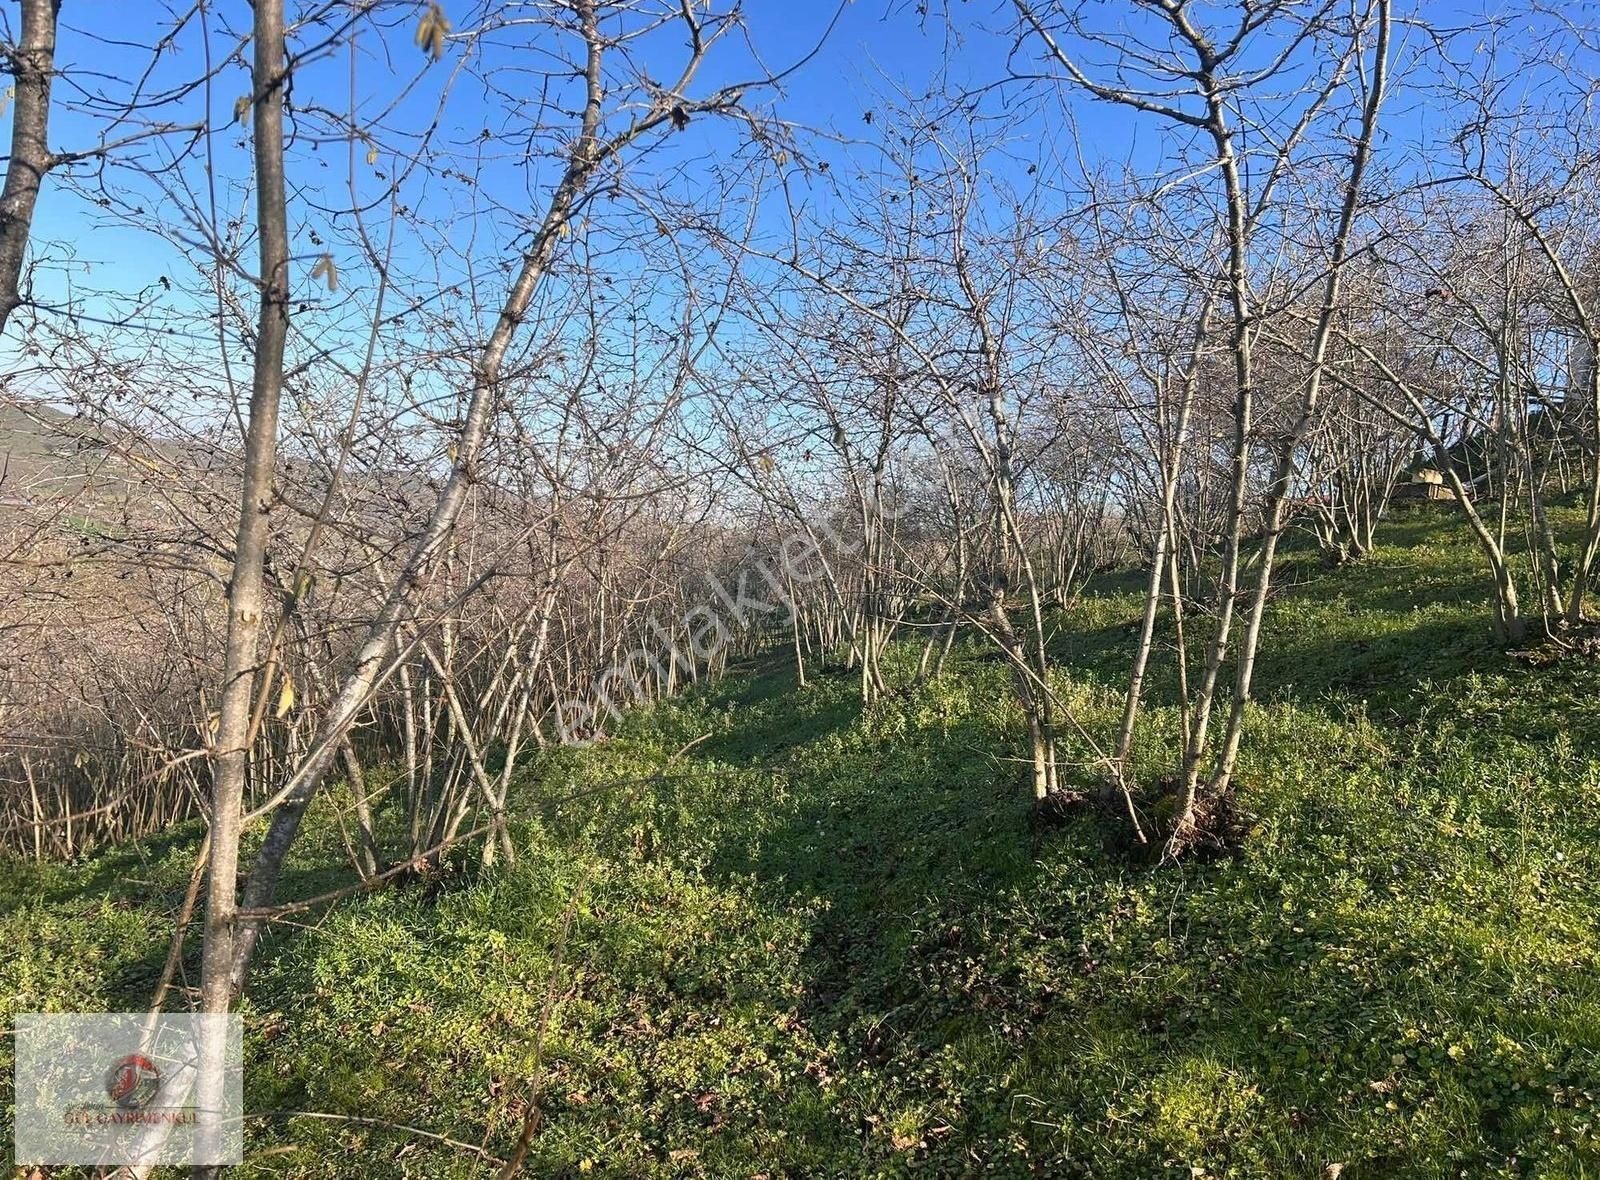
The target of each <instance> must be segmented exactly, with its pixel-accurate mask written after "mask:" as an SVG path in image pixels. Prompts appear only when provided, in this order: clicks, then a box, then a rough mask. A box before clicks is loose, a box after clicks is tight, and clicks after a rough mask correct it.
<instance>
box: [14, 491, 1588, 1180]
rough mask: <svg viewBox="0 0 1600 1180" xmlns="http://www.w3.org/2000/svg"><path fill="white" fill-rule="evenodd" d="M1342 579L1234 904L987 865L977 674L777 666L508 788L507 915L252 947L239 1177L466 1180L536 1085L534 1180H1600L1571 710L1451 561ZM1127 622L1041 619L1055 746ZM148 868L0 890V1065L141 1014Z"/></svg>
mask: <svg viewBox="0 0 1600 1180" xmlns="http://www.w3.org/2000/svg"><path fill="white" fill-rule="evenodd" d="M1385 542H1386V543H1385V544H1384V545H1383V546H1382V547H1381V548H1380V549H1379V550H1378V551H1377V552H1375V553H1374V554H1373V556H1372V557H1371V559H1370V560H1368V561H1366V562H1363V563H1361V564H1360V565H1358V566H1356V567H1352V568H1349V569H1345V570H1339V571H1335V572H1330V573H1322V572H1317V571H1314V569H1313V566H1312V563H1311V561H1310V560H1309V559H1308V558H1306V557H1303V556H1297V555H1290V557H1289V560H1288V562H1287V563H1286V568H1285V580H1286V582H1287V583H1290V584H1292V585H1293V588H1292V589H1290V590H1289V591H1287V592H1286V593H1285V594H1284V595H1282V596H1281V597H1280V598H1279V599H1278V600H1277V601H1275V602H1274V604H1273V606H1272V608H1271V612H1270V616H1269V619H1268V629H1269V632H1268V633H1269V642H1270V644H1271V650H1270V652H1269V653H1268V654H1267V658H1266V659H1264V661H1263V666H1262V669H1261V675H1260V677H1259V681H1258V682H1259V683H1260V684H1261V685H1262V693H1261V695H1262V698H1263V704H1262V705H1261V706H1260V707H1259V708H1258V710H1257V715H1256V717H1255V719H1254V724H1253V728H1252V729H1251V731H1250V737H1249V739H1248V741H1247V745H1246V751H1245V756H1244V759H1243V761H1242V764H1241V769H1240V775H1239V779H1240V782H1241V784H1242V788H1241V789H1242V802H1243V804H1244V806H1245V808H1246V809H1247V811H1248V813H1249V815H1250V816H1251V819H1252V823H1253V832H1252V835H1251V837H1250V839H1249V841H1248V842H1247V844H1246V845H1245V847H1244V849H1243V850H1242V852H1241V854H1240V855H1239V856H1238V857H1237V858H1235V859H1231V860H1226V861H1219V862H1214V863H1209V864H1194V863H1191V864H1186V865H1183V866H1181V867H1179V868H1176V869H1161V868H1152V867H1149V866H1145V865H1140V864H1137V863H1134V862H1132V861H1130V860H1129V859H1127V858H1126V857H1124V856H1122V855H1120V854H1118V853H1117V852H1116V850H1115V849H1113V848H1111V847H1110V846H1109V842H1110V836H1109V833H1108V832H1107V831H1105V830H1103V829H1102V828H1101V827H1100V826H1099V824H1098V823H1097V821H1096V820H1095V819H1094V818H1093V817H1090V816H1087V815H1085V816H1081V817H1077V818H1075V819H1074V820H1072V821H1071V822H1070V823H1069V824H1068V825H1067V826H1066V827H1065V828H1064V829H1062V830H1059V831H1052V832H1050V833H1048V834H1046V835H1042V836H1035V835H1034V834H1033V833H1031V832H1030V830H1029V828H1028V823H1027V816H1028V806H1027V803H1028V800H1027V797H1026V792H1025V791H1024V790H1022V789H1021V788H1020V787H1019V785H1018V782H1019V778H1018V773H1019V772H1018V767H1017V766H1016V765H1015V764H1013V763H1009V762H1007V761H1005V760H1004V759H1003V758H998V759H997V758H996V757H995V752H996V751H1002V752H1003V751H1006V750H1014V749H1017V748H1019V742H1020V734H1019V732H1018V729H1019V726H1018V724H1017V721H1016V718H1015V717H1014V715H1013V713H1012V710H1011V707H1010V705H1009V693H1008V689H1007V683H1006V674H1005V671H1004V669H1003V667H1001V666H1000V665H998V664H997V663H995V662H994V660H993V659H992V658H990V657H989V655H988V653H986V652H985V651H983V650H982V649H981V648H977V647H972V648H966V649H963V650H962V651H961V652H960V655H959V658H958V660H957V661H956V662H955V663H954V664H953V665H952V668H951V670H950V672H949V673H948V674H947V676H946V677H945V678H944V680H943V681H942V682H941V683H939V684H936V685H932V686H928V687H927V688H925V689H922V690H920V691H918V692H916V693H914V694H912V695H910V696H908V697H906V698H903V699H899V700H896V701H893V702H891V703H889V704H887V705H886V706H884V707H883V708H881V709H879V710H877V711H876V712H874V713H871V714H868V715H862V714H861V712H860V709H859V707H858V704H857V702H856V699H855V696H854V682H853V680H852V679H851V678H849V677H839V678H823V679H822V680H820V681H818V682H817V683H814V684H813V685H812V686H810V687H809V688H806V689H803V690H797V689H795V688H794V687H793V682H792V672H791V671H790V670H789V669H787V668H785V667H782V666H776V667H772V668H769V669H767V670H766V671H764V672H761V673H759V674H755V675H751V676H747V677H744V678H740V679H734V680H730V681H729V682H727V683H726V684H724V685H723V686H721V687H720V688H718V689H716V690H713V691H711V692H709V693H707V694H704V695H700V696H696V697H693V698H690V699H685V700H682V701H679V702H675V703H672V704H669V705H665V706H662V707H660V708H657V709H655V710H652V711H650V712H647V713H642V714H639V715H637V716H634V717H631V718H629V720H628V722H627V724H626V725H625V727H624V730H623V732H622V733H621V734H620V735H618V736H617V737H616V738H615V739H613V740H611V741H609V742H606V743H603V744H600V745H597V746H594V747H590V748H587V749H563V750H554V751H550V752H548V753H546V754H544V755H542V756H541V760H540V761H539V762H538V763H537V765H536V766H535V767H534V768H533V770H532V771H531V772H530V774H529V775H528V776H527V777H526V778H525V779H524V781H523V782H522V783H521V787H520V799H519V810H520V813H521V816H522V818H521V819H520V821H519V824H518V830H517V839H518V842H519V844H520V846H521V847H522V848H523V849H524V850H525V852H524V855H523V857H522V860H521V863H520V864H519V865H518V866H517V867H516V868H515V869H514V870H509V871H507V870H501V871H496V872H493V873H489V874H482V873H478V872H475V871H469V870H468V869H467V868H465V867H464V866H458V867H456V868H453V869H451V870H450V871H448V872H447V873H446V874H445V875H444V876H443V877H442V878H440V879H438V880H435V881H433V882H430V883H429V884H428V885H426V886H417V887H411V888H407V889H403V890H395V891H392V892H389V893H386V894H381V895H374V896H370V897H367V898H363V899H360V900H358V901H356V902H353V903H347V904H344V905H342V906H339V907H337V908H336V909H335V910H333V911H332V912H331V913H328V914H325V915H320V916H316V917H314V918H311V919H308V921H307V923H306V925H305V927H304V928H292V927H284V928H281V929H280V930H279V931H278V932H277V933H276V935H275V936H274V938H273V940H272V942H271V943H270V945H269V946H267V947H266V948H264V951H263V956H264V957H263V961H262V963H261V967H260V969H259V972H258V974H257V977H256V980H255V982H254V985H253V991H252V997H251V1000H250V1001H249V1004H248V1006H247V1009H246V1017H247V1027H248V1030H249V1033H248V1045H247V1053H248V1061H249V1069H248V1093H247V1103H248V1106H249V1109H250V1110H251V1112H252V1114H253V1115H255V1116H257V1117H255V1119H254V1120H253V1121H252V1124H251V1127H250V1134H249V1138H248V1144H249V1147H248V1150H249V1152H250V1161H249V1162H248V1163H247V1164H246V1166H245V1167H244V1169H243V1174H244V1175H248V1176H271V1175H292V1176H329V1177H333V1176H346V1175H351V1174H360V1175H362V1176H372V1177H377V1176H429V1177H434V1176H471V1175H483V1174H491V1173H492V1168H491V1165H490V1164H489V1163H488V1162H487V1161H486V1159H485V1158H484V1156H483V1155H482V1154H480V1153H479V1152H478V1151H476V1150H474V1149H476V1148H479V1147H480V1146H481V1150H482V1152H483V1153H487V1155H488V1156H498V1157H503V1156H505V1155H507V1154H509V1152H510V1150H511V1147H512V1144H513V1143H514V1142H515V1139H516V1136H517V1133H518V1131H519V1130H520V1128H521V1124H522V1120H523V1117H524V1114H525V1112H526V1109H527V1108H526V1103H527V1102H528V1100H529V1099H530V1097H534V1095H533V1094H532V1092H531V1088H530V1084H529V1079H530V1078H535V1077H537V1078H538V1092H537V1095H536V1100H537V1102H538V1104H539V1108H540V1112H541V1122H540V1126H539V1130H538V1134H537V1135H536V1137H535V1138H534V1140H533V1146H532V1154H531V1155H530V1157H529V1162H528V1166H527V1169H526V1172H527V1174H529V1175H537V1176H568V1175H603V1176H619V1177H621V1176H627V1177H634V1176H718V1177H722V1176H729V1177H732V1176H739V1177H757V1176H766V1177H769V1178H775V1177H779V1176H896V1175H905V1174H912V1173H915V1174H918V1175H932V1176H957V1175H971V1174H991V1175H1002V1176H1029V1175H1049V1176H1092V1177H1111V1178H1121V1177H1126V1178H1129V1180H1133V1178H1138V1180H1146V1178H1149V1177H1165V1176H1172V1177H1178V1178H1181V1180H1190V1178H1191V1177H1195V1176H1213V1177H1223V1176H1237V1177H1258V1176H1259V1177H1268V1176H1270V1177H1279V1176H1283V1177H1306V1178H1312V1177H1324V1176H1328V1175H1339V1174H1341V1172H1340V1167H1335V1165H1338V1166H1342V1176H1343V1177H1344V1180H1367V1178H1372V1180H1376V1178H1384V1180H1388V1178H1394V1177H1447V1176H1449V1177H1455V1176H1471V1177H1480V1176H1519V1177H1520V1176H1538V1177H1570V1178H1576V1177H1584V1176H1595V1175H1600V1115H1597V1113H1596V1110H1595V1103H1596V1101H1597V1100H1600V976H1597V972H1596V965H1597V961H1600V785H1597V784H1600V718H1597V716H1596V714H1595V712H1594V709H1593V703H1592V702H1593V701H1595V700H1596V699H1597V697H1596V689H1597V688H1600V667H1596V666H1595V665H1594V664H1591V663H1585V662H1580V661H1564V662H1561V663H1558V664H1555V665H1552V666H1549V667H1543V668H1534V667H1530V666H1527V665H1524V664H1521V663H1518V662H1515V661H1513V660H1511V659H1508V658H1507V657H1505V656H1504V655H1502V654H1500V653H1498V652H1496V651H1494V650H1493V649H1492V648H1491V647H1490V646H1489V645H1488V644H1487V641H1486V638H1481V637H1482V636H1483V635H1484V632H1485V631H1486V628H1485V627H1484V625H1483V619H1484V617H1485V615H1484V608H1483V606H1482V601H1481V591H1480V587H1481V579H1480V578H1479V577H1478V574H1479V569H1478V566H1477V564H1476V563H1475V561H1474V559H1473V554H1472V551H1471V550H1470V547H1469V542H1468V541H1467V539H1466V538H1465V536H1464V534H1463V533H1462V532H1461V530H1460V529H1458V528H1455V527H1453V526H1441V525H1439V524H1438V522H1437V520H1436V519H1434V518H1431V517H1426V516H1425V517H1422V518H1420V519H1416V520H1412V521H1410V522H1406V523H1402V524H1400V525H1396V526H1392V527H1390V528H1389V529H1388V530H1387V531H1386V533H1385ZM1138 607H1139V603H1138V599H1137V596H1136V594H1135V593H1133V592H1131V591H1129V590H1124V589H1119V588H1118V587H1117V586H1115V585H1112V586H1107V587H1103V588H1102V589H1101V591H1100V592H1098V593H1096V594H1095V595H1093V596H1091V597H1089V598H1086V599H1085V601H1084V602H1083V603H1082V604H1081V607H1080V608H1079V609H1078V610H1076V611H1075V612H1073V613H1072V614H1071V615H1070V616H1066V617H1064V618H1063V619H1062V620H1061V630H1060V632H1059V633H1058V635H1057V639H1056V644H1057V647H1058V649H1059V652H1060V654H1061V655H1062V656H1063V658H1064V660H1066V661H1067V665H1068V669H1069V671H1068V676H1069V677H1070V679H1069V678H1068V677H1067V676H1064V677H1063V681H1062V685H1061V690H1062V692H1063V694H1064V695H1066V696H1068V697H1069V698H1070V699H1071V700H1072V701H1073V703H1074V706H1075V708H1076V709H1077V710H1078V711H1079V712H1080V714H1081V715H1082V717H1083V719H1084V720H1085V722H1086V723H1087V725H1088V728H1089V729H1090V731H1091V732H1092V733H1095V734H1096V735H1097V736H1103V735H1105V734H1107V733H1110V732H1112V731H1113V730H1114V727H1115V723H1116V716H1117V710H1118V704H1119V700H1118V695H1117V694H1118V689H1119V686H1120V683H1121V681H1120V680H1119V677H1122V676H1125V674H1126V673H1125V666H1126V661H1125V652H1126V650H1127V647H1128V645H1129V644H1130V643H1131V639H1132V630H1133V626H1134V623H1135V621H1136V619H1137V614H1138ZM914 656H915V653H914V652H904V651H903V652H899V653H897V659H899V660H900V661H901V662H902V664H903V665H904V666H902V667H901V668H900V669H899V671H900V673H901V674H902V676H904V675H905V674H906V673H908V672H909V670H910V665H911V663H912V662H913V660H914ZM1171 692H1172V686H1171V684H1170V683H1167V682H1164V681H1162V680H1160V679H1159V678H1158V679H1157V681H1156V682H1155V683H1154V684H1153V685H1152V705H1153V708H1152V710H1151V713H1150V715H1149V717H1148V718H1147V724H1146V725H1145V728H1144V729H1143V730H1142V731H1141V734H1140V740H1139V745H1138V749H1137V751H1136V753H1137V756H1138V758H1139V759H1140V760H1141V764H1142V767H1143V770H1144V772H1145V773H1147V774H1151V775H1153V774H1157V773H1160V772H1161V771H1162V770H1163V769H1164V768H1165V767H1166V765H1167V764H1168V763H1169V762H1170V760H1171V758H1172V756H1173V747H1174V737H1173V735H1174V733H1175V730H1176V725H1177V717H1176V711H1175V710H1174V709H1173V708H1172V707H1171V703H1170V694H1171ZM705 735H709V736H705ZM701 737H704V740H703V741H700V742H699V743H698V744H697V745H695V746H694V747H693V749H692V750H690V751H689V752H688V753H686V754H685V755H684V756H683V757H682V758H681V759H679V760H677V761H675V762H674V761H672V755H673V754H674V752H675V751H678V750H679V749H680V748H681V747H682V746H684V744H685V743H687V742H689V741H691V740H692V739H695V738H701ZM1076 756H1079V757H1086V755H1085V754H1084V752H1083V751H1081V750H1080V751H1078V752H1077V755H1076ZM331 803H337V800H336V799H335V800H332V801H331ZM332 827H333V825H331V824H328V825H325V827H324V830H323V831H322V832H320V833H313V835H314V836H317V837H319V839H320V843H319V842H318V841H317V840H313V841H312V842H311V843H310V844H308V846H307V847H306V848H304V849H302V850H301V852H300V860H299V863H298V865H297V872H298V874H299V877H298V879H297V880H296V882H295V888H296V889H298V890H300V891H301V892H302V893H304V894H313V893H315V892H316V891H317V890H318V889H319V888H322V887H324V886H325V884H326V879H327V878H328V877H329V876H330V875H331V873H332V871H333V870H332V868H331V866H332V865H333V864H334V862H335V860H336V857H337V854H336V851H335V848H336V841H335V839H334V837H333V836H332V835H331V831H332ZM193 835H194V834H193V832H192V831H190V832H186V833H179V834H175V835H174V836H172V837H170V838H169V839H167V840H165V841H163V842H157V843H155V844H149V845H145V846H141V847H138V848H130V849H123V850H119V851H117V852H116V853H113V854H110V855H108V856H105V857H101V858H99V859H97V860H94V861H92V862H89V863H87V864H84V865H80V866H72V867H66V868H52V869H43V870H41V869H35V868H32V867H29V866H25V865H21V864H10V865H5V866H0V878H3V879H0V901H4V902H6V903H7V904H6V906H5V908H6V909H7V910H9V912H8V913H6V915H5V916H4V917H3V918H0V940H3V941H4V942H5V943H6V944H7V945H9V946H12V947H17V948H19V949H20V950H21V953H20V954H18V955H15V956H12V957H8V959H7V961H6V962H5V964H4V965H3V966H0V992H3V994H4V997H5V998H4V999H0V1004H5V1005H7V1006H8V1010H7V1011H0V1022H3V1023H6V1024H9V1016H10V1012H11V1011H21V1010H34V1009H71V1008H78V1007H93V1006H96V1005H104V1006H112V1007H114V1006H117V1005H119V1004H128V1005H133V1006H137V1005H138V1004H140V1003H141V1002H142V1001H143V1000H144V999H145V998H146V997H147V995H148V991H149V986H150V983H151V982H152V980H153V977H154V975H155V973H156V971H157V970H158V969H159V965H160V961H161V957H162V954H163V953H164V950H165V937H164V934H165V930H164V923H165V921H166V917H165V914H166V912H167V910H168V908H169V907H171V906H172V905H173V904H174V903H175V899H176V895H177V894H179V893H180V892H181V889H182V886H183V883H184V878H185V875H186V869H187V860H186V857H187V856H188V855H191V854H192V845H193ZM569 911H570V912H571V914H572V915H573V918H572V922H571V926H570V934H569V936H568V937H567V938H566V939H565V940H563V938H562V933H561V932H562V930H563V926H564V924H565V919H566V916H567V915H568V913H569ZM558 959H559V960H560V963H561V967H560V970H559V971H556V970H554V967H555V963H556V961H557V960H558ZM551 995H553V996H554V997H555V1003H554V1005H553V1007H550V1012H551V1016H550V1019H549V1024H548V1030H547V1032H546V1034H545V1035H544V1037H543V1039H542V1041H541V1039H540V1037H539V1033H538V1030H539V1029H540V1027H541V1021H542V1018H543V1013H544V1012H545V1011H546V1009H547V1007H549V1005H548V1003H547V1000H548V997H550V996H551ZM0 1051H8V1049H7V1050H0ZM4 1072H5V1077H6V1082H4V1083H0V1085H3V1084H8V1083H9V1073H10V1071H9V1069H6V1070H5V1071H4ZM8 1097H9V1096H8ZM293 1112H316V1113H317V1114H318V1115H320V1116H323V1117H319V1118H314V1119H313V1118H309V1117H304V1116H296V1115H295V1114H294V1113H293ZM375 1123H387V1124H395V1126H392V1127H386V1126H380V1125H375ZM400 1128H415V1129H420V1130H422V1131H425V1132H428V1133H430V1134H432V1135H438V1136H445V1137H447V1138H448V1139H450V1140H454V1141H455V1142H454V1143H443V1142H440V1141H438V1140H436V1139H429V1138H423V1137H420V1136H418V1135H416V1134H414V1133H412V1132H411V1131H408V1130H405V1129H400ZM1330 1168H1331V1169H1332V1170H1331V1171H1330Z"/></svg>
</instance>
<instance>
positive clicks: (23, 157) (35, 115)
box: [0, 0, 60, 333]
mask: <svg viewBox="0 0 1600 1180" xmlns="http://www.w3.org/2000/svg"><path fill="white" fill-rule="evenodd" d="M59 8H60V3H59V0H22V35H21V39H20V40H19V41H18V42H17V44H16V45H15V46H12V47H11V50H10V53H9V54H8V57H9V59H10V60H9V62H8V65H9V67H10V72H11V76H12V78H13V79H14V80H15V83H14V89H15V92H16V93H15V95H14V106H13V108H12V110H13V114H12V116H11V160H10V163H9V164H8V165H7V166H6V183H5V188H4V189H3V190H0V333H4V332H5V330H6V323H7V322H8V321H9V320H10V319H11V313H12V312H13V311H15V310H16V309H17V307H18V306H19V305H20V304H21V302H22V296H21V294H20V293H19V287H20V285H21V282H22V260H23V258H24V256H25V255H26V254H27V251H28V234H29V232H30V231H31V230H32V228H33V210H34V206H35V205H36V204H37V203H38V200H39V186H40V185H41V184H42V183H43V182H44V177H45V173H46V172H48V171H50V168H51V166H52V165H53V164H54V163H55V157H54V156H53V155H52V154H51V152H50V144H49V140H48V134H49V128H50V84H51V81H52V79H53V77H54V75H55V57H56V15H57V12H58V11H59Z"/></svg>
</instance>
